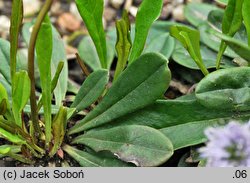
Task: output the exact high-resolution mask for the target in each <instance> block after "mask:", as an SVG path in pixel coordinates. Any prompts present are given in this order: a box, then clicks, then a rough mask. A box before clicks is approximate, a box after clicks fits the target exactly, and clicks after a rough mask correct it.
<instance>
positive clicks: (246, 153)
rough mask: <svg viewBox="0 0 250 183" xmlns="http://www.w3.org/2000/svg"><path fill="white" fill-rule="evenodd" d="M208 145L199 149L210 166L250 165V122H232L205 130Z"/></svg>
mask: <svg viewBox="0 0 250 183" xmlns="http://www.w3.org/2000/svg"><path fill="white" fill-rule="evenodd" d="M205 135H206V136H207V138H208V142H207V145H206V147H203V148H201V149H199V152H200V153H201V158H204V159H206V161H207V164H206V166H208V167H250V122H249V123H246V124H240V123H237V122H230V123H228V124H227V125H226V126H224V127H218V128H212V127H211V128H208V129H207V130H205Z"/></svg>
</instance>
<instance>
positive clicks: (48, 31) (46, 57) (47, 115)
mask: <svg viewBox="0 0 250 183" xmlns="http://www.w3.org/2000/svg"><path fill="white" fill-rule="evenodd" d="M45 35H46V36H45ZM52 48H53V42H52V27H51V23H50V19H49V17H48V16H46V17H45V19H44V21H43V23H42V25H41V28H40V30H39V33H38V37H37V42H36V53H37V61H38V67H39V71H40V79H41V87H42V99H43V100H42V101H43V107H44V120H45V137H46V145H48V143H49V142H50V140H51V98H52V97H51V56H52Z"/></svg>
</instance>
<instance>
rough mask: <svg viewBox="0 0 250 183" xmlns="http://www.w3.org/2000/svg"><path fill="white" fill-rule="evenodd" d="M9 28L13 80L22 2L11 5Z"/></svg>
mask: <svg viewBox="0 0 250 183" xmlns="http://www.w3.org/2000/svg"><path fill="white" fill-rule="evenodd" d="M11 12H12V13H11V26H10V44H11V48H10V53H11V54H10V55H11V58H10V59H11V60H10V64H11V71H10V72H11V77H12V80H13V79H14V75H15V73H16V56H17V48H18V36H19V32H20V29H21V25H22V22H23V1H22V0H15V1H13V3H12V11H11Z"/></svg>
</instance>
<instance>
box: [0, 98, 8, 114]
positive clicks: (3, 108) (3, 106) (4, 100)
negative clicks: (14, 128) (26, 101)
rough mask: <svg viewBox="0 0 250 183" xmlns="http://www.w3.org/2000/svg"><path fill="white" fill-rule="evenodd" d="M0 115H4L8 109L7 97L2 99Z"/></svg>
mask: <svg viewBox="0 0 250 183" xmlns="http://www.w3.org/2000/svg"><path fill="white" fill-rule="evenodd" d="M0 101H1V102H0V116H1V115H4V114H5V113H6V111H7V102H6V101H7V100H6V99H3V100H0Z"/></svg>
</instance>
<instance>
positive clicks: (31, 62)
mask: <svg viewBox="0 0 250 183" xmlns="http://www.w3.org/2000/svg"><path fill="white" fill-rule="evenodd" d="M52 2H53V0H46V2H45V4H44V6H43V8H42V10H41V11H40V13H39V15H38V17H37V20H36V23H35V25H34V27H33V30H32V33H31V37H30V42H29V50H28V73H29V77H30V81H31V90H30V105H31V119H32V121H33V124H34V129H35V131H36V132H37V133H38V134H40V133H41V129H40V126H39V122H38V113H37V103H36V88H35V74H34V73H35V72H34V70H35V67H34V65H35V64H34V60H35V45H36V40H37V36H38V33H39V30H40V27H41V25H42V22H43V20H44V18H45V16H46V14H47V13H48V11H49V9H50V7H51V4H52Z"/></svg>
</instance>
